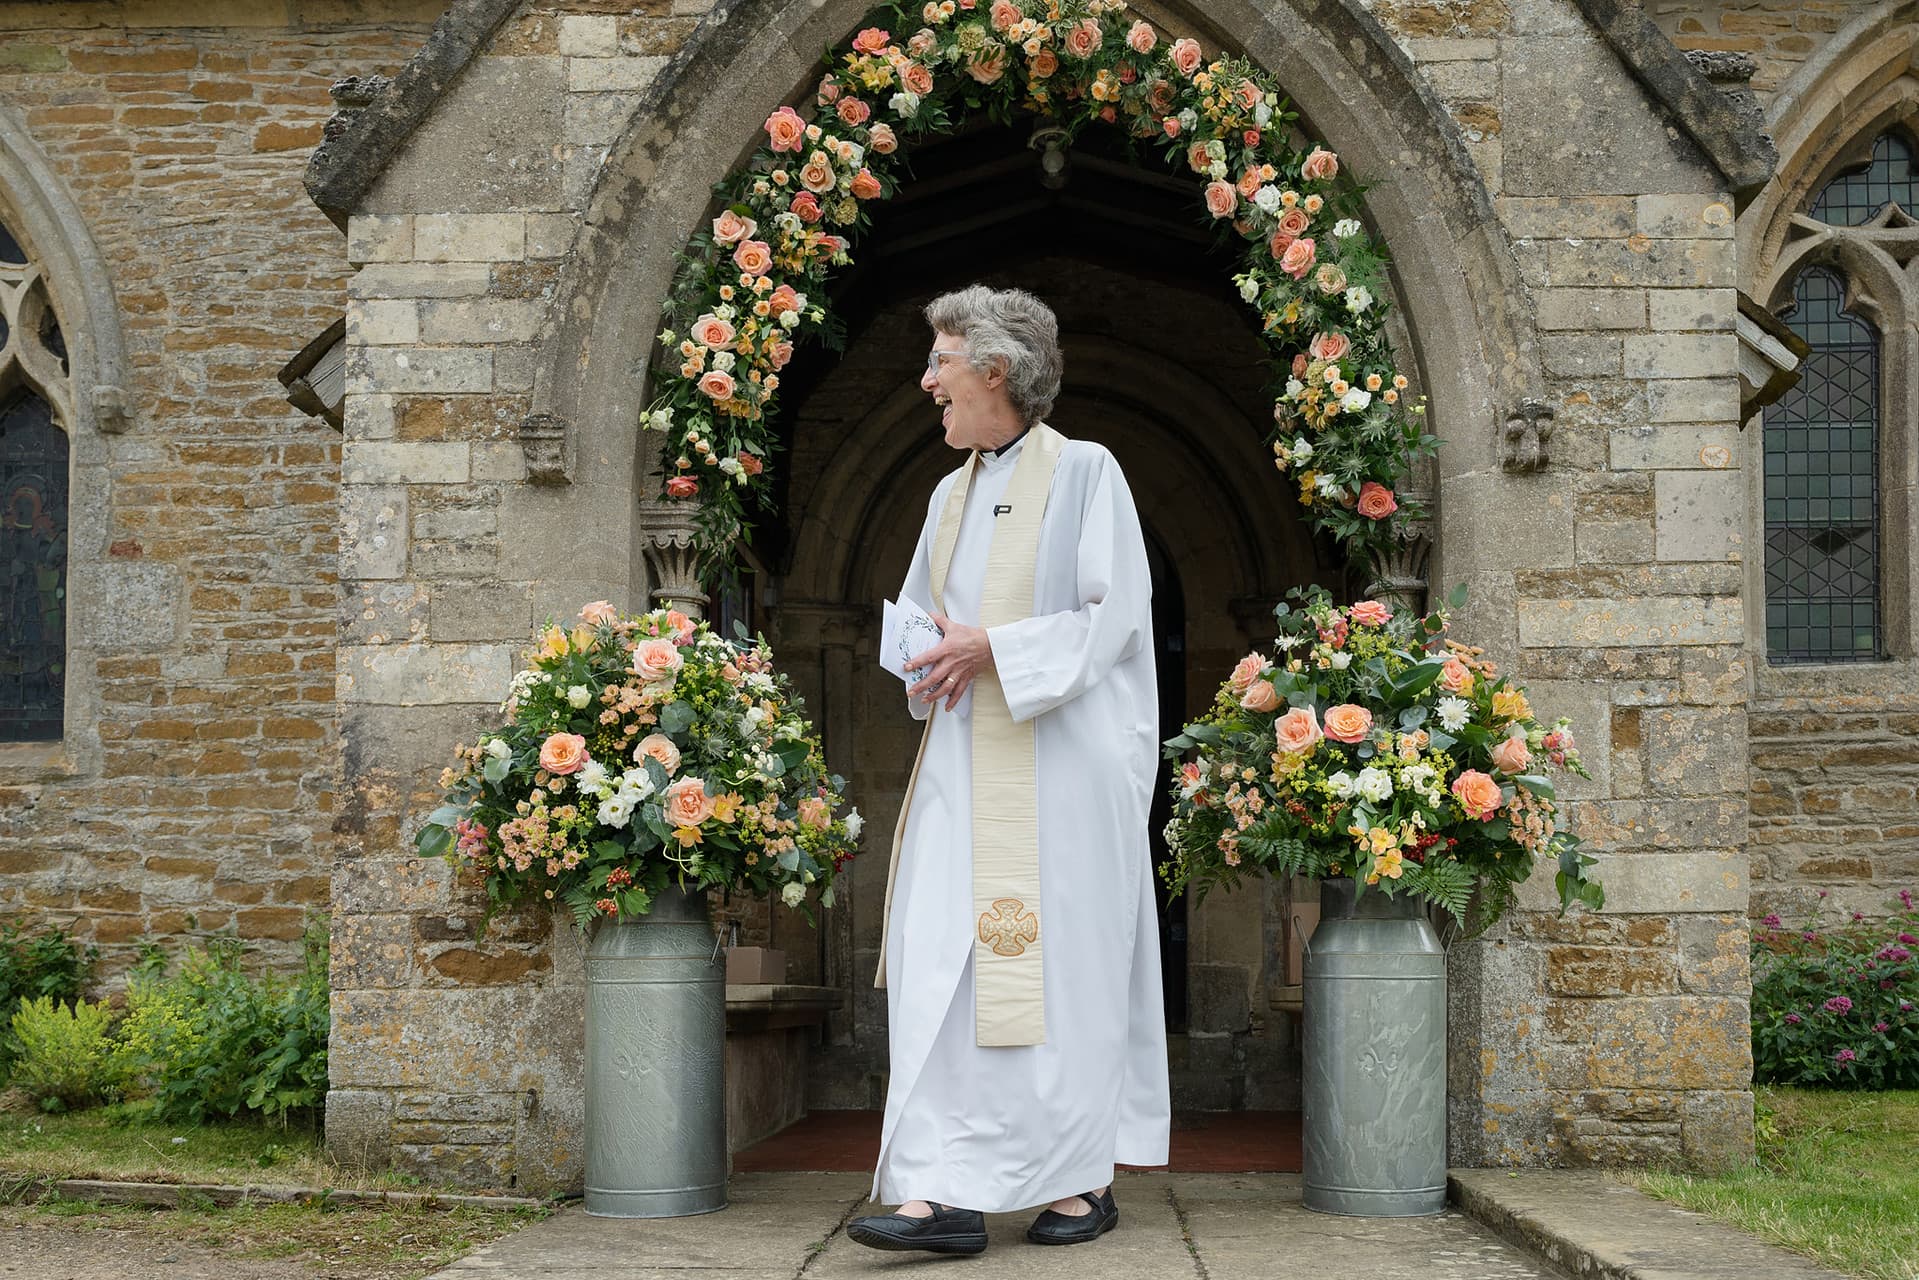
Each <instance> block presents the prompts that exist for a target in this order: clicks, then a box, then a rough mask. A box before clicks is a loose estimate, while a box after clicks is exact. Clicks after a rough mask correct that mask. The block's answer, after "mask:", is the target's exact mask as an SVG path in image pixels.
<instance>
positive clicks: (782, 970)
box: [726, 947, 786, 986]
mask: <svg viewBox="0 0 1919 1280" xmlns="http://www.w3.org/2000/svg"><path fill="white" fill-rule="evenodd" d="M785 981H786V953H785V952H784V951H775V950H773V949H772V948H771V947H728V948H727V949H726V982H727V985H728V986H761V985H765V984H768V983H770V984H772V985H774V986H778V985H779V984H780V983H782V982H785Z"/></svg>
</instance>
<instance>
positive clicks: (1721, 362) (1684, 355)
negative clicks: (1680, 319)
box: [1625, 333, 1739, 378]
mask: <svg viewBox="0 0 1919 1280" xmlns="http://www.w3.org/2000/svg"><path fill="white" fill-rule="evenodd" d="M1625 355H1626V376H1627V377H1628V378H1718V377H1726V376H1729V375H1731V374H1732V373H1734V372H1735V371H1736V369H1737V365H1738V360H1739V339H1738V338H1737V337H1736V336H1734V335H1733V334H1731V333H1640V334H1631V335H1628V336H1627V338H1626V340H1625Z"/></svg>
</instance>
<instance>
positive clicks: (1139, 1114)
mask: <svg viewBox="0 0 1919 1280" xmlns="http://www.w3.org/2000/svg"><path fill="white" fill-rule="evenodd" d="M926 318H927V320H928V321H929V322H930V323H931V324H932V327H933V347H932V350H931V351H930V352H929V353H928V354H927V358H926V375H925V377H924V378H922V379H921V381H920V386H921V387H922V388H923V389H924V390H925V391H926V392H927V393H928V394H929V395H931V396H932V397H933V400H934V403H935V404H937V405H938V406H940V409H941V423H942V425H943V427H944V430H945V436H946V443H947V445H948V446H949V447H951V448H953V449H957V450H959V451H961V452H962V453H964V454H965V461H964V462H963V463H962V464H961V466H960V468H959V470H957V471H955V472H954V473H953V474H951V475H949V476H947V477H946V478H945V479H944V480H943V481H941V483H940V485H939V487H938V488H937V489H936V490H935V491H934V494H933V499H932V502H931V504H930V506H929V507H928V509H927V515H926V525H925V528H924V529H923V530H922V532H921V534H920V541H919V549H918V550H917V551H916V552H915V554H914V557H913V565H912V568H911V569H910V570H909V571H908V573H907V576H906V584H905V586H904V588H903V589H902V591H901V595H902V597H904V598H908V599H911V600H913V601H915V602H916V603H918V604H920V605H921V606H922V607H924V608H926V609H928V610H929V612H931V613H932V614H933V616H934V619H935V621H937V622H938V623H939V625H940V629H941V631H942V633H943V638H942V639H941V640H940V642H939V643H938V644H937V645H936V646H934V647H933V648H932V649H930V650H928V651H927V652H926V653H925V654H924V655H923V657H922V662H923V663H924V665H923V666H922V667H921V668H920V669H919V670H920V679H919V680H918V681H917V683H915V684H913V685H912V686H911V688H910V689H909V690H908V700H909V705H910V706H911V708H912V711H913V714H914V716H915V717H918V718H924V719H926V720H927V726H926V734H925V737H924V739H923V740H922V743H921V746H920V757H919V759H918V761H917V762H916V763H915V765H914V771H913V780H912V782H911V783H910V784H909V786H908V794H907V800H906V804H905V807H904V808H903V810H902V813H901V816H900V825H899V829H898V831H897V833H896V834H895V837H894V844H893V861H892V869H891V871H890V872H889V875H888V880H887V922H886V926H885V951H884V953H883V956H882V959H881V968H880V975H879V983H880V985H884V986H886V987H887V1009H888V1014H889V1038H890V1042H891V1043H890V1048H891V1054H892V1074H891V1078H890V1082H889V1086H888V1090H887V1098H886V1122H885V1133H884V1137H883V1138H882V1141H881V1144H880V1159H879V1168H878V1171H877V1173H876V1175H875V1177H874V1186H873V1198H874V1199H875V1200H878V1201H882V1202H888V1203H899V1202H902V1201H903V1202H904V1203H903V1204H901V1207H900V1209H899V1210H898V1212H896V1213H890V1214H880V1215H874V1216H870V1217H863V1218H858V1219H855V1220H854V1221H853V1222H852V1223H850V1224H849V1225H848V1234H849V1235H851V1236H852V1238H853V1239H855V1240H857V1241H859V1242H860V1243H862V1244H867V1245H872V1246H874V1247H875V1248H881V1249H925V1250H931V1251H934V1252H939V1253H977V1252H979V1251H980V1250H982V1249H984V1248H985V1247H986V1228H985V1222H984V1219H983V1216H982V1215H983V1214H984V1213H999V1212H1007V1211H1011V1210H1016V1209H1023V1208H1029V1207H1033V1206H1038V1205H1047V1206H1049V1207H1048V1208H1047V1209H1046V1211H1045V1212H1043V1213H1041V1214H1040V1215H1039V1217H1038V1219H1037V1220H1036V1221H1035V1222H1034V1223H1033V1225H1032V1226H1031V1227H1030V1228H1029V1229H1028V1231H1027V1233H1026V1234H1027V1238H1028V1239H1029V1240H1032V1241H1034V1242H1036V1243H1040V1244H1077V1243H1080V1242H1083V1241H1089V1240H1094V1239H1097V1238H1098V1237H1099V1236H1101V1235H1103V1234H1104V1233H1105V1232H1107V1231H1110V1230H1111V1229H1112V1228H1113V1226H1114V1225H1115V1224H1116V1223H1117V1222H1118V1221H1119V1209H1118V1207H1117V1206H1116V1205H1115V1204H1114V1202H1113V1196H1112V1190H1111V1183H1112V1179H1113V1167H1114V1165H1115V1164H1116V1163H1119V1164H1139V1165H1154V1164H1164V1163H1165V1162H1166V1146H1167V1131H1168V1128H1169V1106H1168V1099H1167V1072H1166V1028H1165V1022H1164V1020H1163V1018H1162V1016H1161V1011H1160V999H1161V995H1160V975H1159V941H1158V939H1159V935H1158V930H1157V928H1156V927H1155V919H1154V897H1153V886H1152V865H1151V855H1150V853H1149V851H1148V847H1147V809H1148V806H1149V805H1150V803H1151V800H1152V792H1153V787H1154V778H1155V772H1156V764H1157V760H1158V751H1157V746H1158V742H1157V738H1158V733H1157V726H1158V720H1159V716H1158V710H1157V705H1156V699H1157V688H1156V683H1155V679H1154V672H1153V645H1152V609H1151V601H1152V583H1151V579H1150V576H1149V574H1148V571H1147V563H1146V548H1145V542H1144V539H1143V538H1142V536H1141V534H1140V526H1139V516H1138V513H1137V512H1136V511H1135V510H1134V507H1133V498H1132V494H1131V493H1130V492H1128V490H1127V487H1126V480H1125V477H1123V476H1122V475H1121V474H1120V470H1119V466H1118V464H1117V463H1115V462H1114V460H1113V456H1112V454H1110V453H1108V452H1107V451H1106V450H1105V449H1104V448H1102V447H1101V446H1099V445H1096V444H1092V443H1090V442H1086V441H1079V440H1068V439H1066V438H1065V437H1063V436H1061V435H1060V434H1059V433H1058V432H1057V431H1054V430H1053V429H1052V428H1051V427H1049V426H1048V425H1046V423H1044V422H1043V421H1041V418H1042V417H1043V416H1044V415H1045V414H1046V412H1047V411H1048V410H1049V409H1051V408H1052V404H1053V398H1054V397H1055V396H1056V395H1057V394H1058V393H1059V384H1060V369H1061V359H1060V350H1059V324H1058V321H1057V320H1055V319H1054V317H1053V313H1052V312H1051V311H1050V310H1048V309H1047V307H1046V306H1045V304H1044V303H1042V302H1040V301H1039V299H1037V298H1035V297H1033V296H1032V295H1031V294H1029V293H1024V292H1022V291H1020V290H1017V289H1006V290H994V289H988V288H985V287H983V286H978V285H975V286H973V287H972V288H968V289H962V290H960V291H959V292H957V293H951V294H947V295H945V296H943V297H940V298H936V299H935V300H934V301H933V302H932V304H931V305H929V306H928V307H927V308H926Z"/></svg>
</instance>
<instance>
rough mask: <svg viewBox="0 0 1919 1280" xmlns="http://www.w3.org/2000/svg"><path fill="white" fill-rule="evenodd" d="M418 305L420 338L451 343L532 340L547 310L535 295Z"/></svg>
mask: <svg viewBox="0 0 1919 1280" xmlns="http://www.w3.org/2000/svg"><path fill="white" fill-rule="evenodd" d="M418 306H419V332H420V341H423V342H428V343H446V344H449V345H450V344H455V343H472V344H476V345H477V344H482V343H489V342H531V341H532V340H533V339H534V338H535V337H536V336H537V335H538V334H539V331H540V320H541V318H542V315H543V314H544V312H545V307H544V306H543V305H542V304H541V303H539V302H538V301H535V300H534V299H531V298H473V299H465V298H462V299H448V300H443V301H441V300H436V301H431V302H422V303H420V304H418ZM496 360H497V356H496Z"/></svg>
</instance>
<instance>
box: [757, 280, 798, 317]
mask: <svg viewBox="0 0 1919 1280" xmlns="http://www.w3.org/2000/svg"><path fill="white" fill-rule="evenodd" d="M766 303H767V307H768V309H769V310H771V311H772V313H773V314H774V315H778V314H779V313H780V312H782V311H798V310H799V309H800V308H801V307H803V306H805V305H806V295H805V294H803V293H797V292H795V291H794V289H793V286H792V285H790V284H783V285H781V286H780V287H779V288H777V289H775V290H773V292H771V293H769V294H767V295H766Z"/></svg>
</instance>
